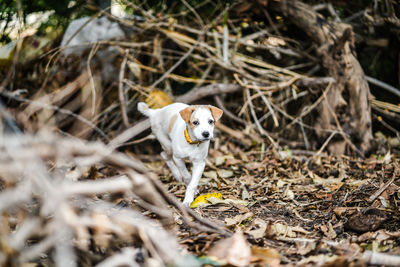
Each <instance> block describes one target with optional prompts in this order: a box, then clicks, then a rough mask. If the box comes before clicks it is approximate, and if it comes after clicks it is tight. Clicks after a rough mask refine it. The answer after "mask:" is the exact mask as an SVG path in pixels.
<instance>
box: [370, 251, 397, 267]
mask: <svg viewBox="0 0 400 267" xmlns="http://www.w3.org/2000/svg"><path fill="white" fill-rule="evenodd" d="M362 260H363V261H364V262H365V263H367V264H371V265H380V266H382V265H384V266H400V256H398V255H390V254H387V253H381V252H376V251H370V250H367V251H365V252H364V253H363V255H362Z"/></svg>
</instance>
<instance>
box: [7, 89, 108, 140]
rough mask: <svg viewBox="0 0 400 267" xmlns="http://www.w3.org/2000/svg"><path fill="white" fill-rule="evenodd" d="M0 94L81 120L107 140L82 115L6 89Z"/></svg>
mask: <svg viewBox="0 0 400 267" xmlns="http://www.w3.org/2000/svg"><path fill="white" fill-rule="evenodd" d="M0 95H2V96H4V97H7V98H10V99H13V100H16V101H19V102H24V103H29V104H31V105H34V106H38V107H41V108H45V109H49V110H55V111H57V112H60V113H62V114H66V115H68V116H71V117H74V118H76V119H78V120H80V121H82V122H83V123H85V124H87V125H88V126H89V127H91V128H92V129H93V130H94V131H95V132H97V133H98V134H99V135H100V136H101V137H103V138H104V139H105V140H106V141H109V138H108V137H107V135H106V134H105V133H104V132H103V131H102V130H100V129H99V128H98V127H97V126H96V125H94V124H93V123H92V122H90V121H89V120H87V119H85V118H84V117H82V116H80V115H78V114H75V113H74V112H72V111H70V110H67V109H63V108H59V107H57V106H54V105H50V104H45V103H40V102H37V101H33V100H30V99H26V98H23V97H19V96H15V95H14V94H12V93H10V92H8V91H3V92H0Z"/></svg>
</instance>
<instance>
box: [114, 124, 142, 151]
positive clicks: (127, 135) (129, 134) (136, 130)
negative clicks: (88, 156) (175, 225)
mask: <svg viewBox="0 0 400 267" xmlns="http://www.w3.org/2000/svg"><path fill="white" fill-rule="evenodd" d="M149 127H150V120H149V119H145V120H143V121H140V122H138V123H137V124H135V125H134V126H132V127H131V128H129V129H126V130H125V131H123V132H122V133H120V134H119V135H118V136H117V137H115V138H114V139H112V140H111V141H110V142H109V143H108V146H109V147H110V148H112V149H115V148H117V147H119V146H121V145H123V144H124V143H125V142H127V141H128V140H130V139H132V138H133V137H135V136H136V135H138V134H140V133H142V132H143V131H145V130H147V129H148V128H149Z"/></svg>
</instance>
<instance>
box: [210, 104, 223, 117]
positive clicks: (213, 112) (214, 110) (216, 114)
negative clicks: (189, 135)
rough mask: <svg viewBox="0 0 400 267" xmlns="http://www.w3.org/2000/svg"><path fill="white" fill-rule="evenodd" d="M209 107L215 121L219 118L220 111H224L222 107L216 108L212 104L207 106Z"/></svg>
mask: <svg viewBox="0 0 400 267" xmlns="http://www.w3.org/2000/svg"><path fill="white" fill-rule="evenodd" d="M209 109H210V110H211V115H212V116H213V118H214V120H215V121H218V120H219V119H220V118H221V116H222V113H224V112H223V111H222V109H219V108H216V107H214V106H209Z"/></svg>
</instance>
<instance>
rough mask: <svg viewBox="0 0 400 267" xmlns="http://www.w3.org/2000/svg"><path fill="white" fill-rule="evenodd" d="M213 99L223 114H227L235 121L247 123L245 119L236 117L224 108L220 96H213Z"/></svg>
mask: <svg viewBox="0 0 400 267" xmlns="http://www.w3.org/2000/svg"><path fill="white" fill-rule="evenodd" d="M214 101H215V103H216V104H217V106H218V107H219V108H220V109H222V110H223V111H224V115H226V116H228V117H229V118H231V119H232V120H234V121H237V122H239V123H241V124H243V125H246V124H247V122H246V121H245V120H243V119H241V118H239V117H237V116H236V115H235V114H233V113H232V112H230V111H229V110H228V109H226V108H225V106H224V103H223V102H222V100H221V97H220V96H219V95H215V96H214Z"/></svg>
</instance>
